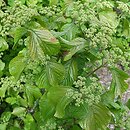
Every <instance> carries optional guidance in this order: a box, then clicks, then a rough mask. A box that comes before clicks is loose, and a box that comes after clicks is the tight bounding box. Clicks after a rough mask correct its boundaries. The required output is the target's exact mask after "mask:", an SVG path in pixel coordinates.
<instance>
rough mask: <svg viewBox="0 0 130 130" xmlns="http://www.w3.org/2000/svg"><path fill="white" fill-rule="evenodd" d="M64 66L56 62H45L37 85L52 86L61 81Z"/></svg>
mask: <svg viewBox="0 0 130 130" xmlns="http://www.w3.org/2000/svg"><path fill="white" fill-rule="evenodd" d="M64 73H65V69H64V66H63V65H62V64H60V63H56V62H47V64H46V67H45V70H44V71H43V72H42V74H41V76H40V78H39V81H38V86H39V87H43V88H48V87H49V86H50V85H52V86H54V85H56V84H58V83H59V82H61V81H62V80H63V78H64Z"/></svg>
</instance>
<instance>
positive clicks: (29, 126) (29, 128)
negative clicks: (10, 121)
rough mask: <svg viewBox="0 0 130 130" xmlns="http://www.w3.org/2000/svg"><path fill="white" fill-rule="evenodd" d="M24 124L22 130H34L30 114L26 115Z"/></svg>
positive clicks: (34, 126) (34, 125)
mask: <svg viewBox="0 0 130 130" xmlns="http://www.w3.org/2000/svg"><path fill="white" fill-rule="evenodd" d="M24 124H25V125H24V130H36V124H35V122H34V119H33V117H32V115H31V114H27V115H26V117H25V119H24Z"/></svg>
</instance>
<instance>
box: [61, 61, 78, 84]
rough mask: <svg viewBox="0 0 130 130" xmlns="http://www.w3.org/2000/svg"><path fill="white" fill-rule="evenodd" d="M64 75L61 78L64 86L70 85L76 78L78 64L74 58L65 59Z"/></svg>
mask: <svg viewBox="0 0 130 130" xmlns="http://www.w3.org/2000/svg"><path fill="white" fill-rule="evenodd" d="M64 66H65V70H66V71H65V77H64V80H63V84H64V85H66V86H71V85H72V84H73V82H74V81H75V80H76V78H77V75H78V66H77V62H76V61H75V60H74V59H71V60H69V61H67V62H66V63H65V64H64Z"/></svg>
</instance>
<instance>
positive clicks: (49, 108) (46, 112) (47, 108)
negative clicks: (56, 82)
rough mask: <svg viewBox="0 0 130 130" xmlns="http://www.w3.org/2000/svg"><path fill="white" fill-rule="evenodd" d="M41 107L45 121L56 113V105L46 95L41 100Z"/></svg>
mask: <svg viewBox="0 0 130 130" xmlns="http://www.w3.org/2000/svg"><path fill="white" fill-rule="evenodd" d="M39 109H40V113H41V116H42V118H43V121H47V120H48V119H50V118H51V117H52V116H53V115H54V113H55V106H54V105H53V104H52V103H51V102H50V100H49V99H47V97H46V95H43V96H42V97H41V99H40V101H39Z"/></svg>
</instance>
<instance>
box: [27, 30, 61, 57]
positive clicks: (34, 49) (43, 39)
mask: <svg viewBox="0 0 130 130" xmlns="http://www.w3.org/2000/svg"><path fill="white" fill-rule="evenodd" d="M29 49H30V54H31V56H32V57H33V58H35V57H36V56H38V58H39V59H42V58H44V54H47V55H55V54H57V53H58V52H59V49H60V44H59V42H58V40H57V39H56V38H55V37H54V36H53V35H52V34H51V32H50V31H48V30H46V29H41V30H37V29H34V30H32V31H31V33H30V46H29Z"/></svg>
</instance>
